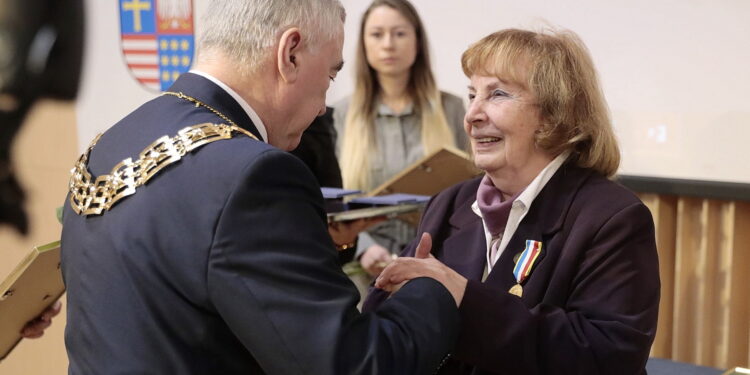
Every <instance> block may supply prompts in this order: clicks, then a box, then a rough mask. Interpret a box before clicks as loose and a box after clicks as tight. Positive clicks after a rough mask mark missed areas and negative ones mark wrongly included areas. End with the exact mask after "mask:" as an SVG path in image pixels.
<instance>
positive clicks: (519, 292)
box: [508, 284, 523, 297]
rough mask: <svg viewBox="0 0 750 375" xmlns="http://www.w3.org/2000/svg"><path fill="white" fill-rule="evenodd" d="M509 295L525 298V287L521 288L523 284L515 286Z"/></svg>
mask: <svg viewBox="0 0 750 375" xmlns="http://www.w3.org/2000/svg"><path fill="white" fill-rule="evenodd" d="M508 293H510V294H512V295H514V296H518V297H521V296H523V287H522V286H521V284H516V285H513V286H512V287H511V288H510V290H509V291H508Z"/></svg>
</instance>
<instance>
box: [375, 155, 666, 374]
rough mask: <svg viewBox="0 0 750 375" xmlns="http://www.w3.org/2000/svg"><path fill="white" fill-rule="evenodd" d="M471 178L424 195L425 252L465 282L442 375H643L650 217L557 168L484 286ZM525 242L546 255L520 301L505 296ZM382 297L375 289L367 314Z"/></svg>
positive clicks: (652, 264) (612, 190)
mask: <svg viewBox="0 0 750 375" xmlns="http://www.w3.org/2000/svg"><path fill="white" fill-rule="evenodd" d="M480 180H481V177H480V178H476V179H473V180H470V181H467V182H464V183H461V184H459V185H456V186H454V187H452V188H450V189H447V190H446V191H443V192H442V193H440V194H439V195H437V196H436V197H435V198H433V200H432V201H431V202H430V204H429V205H428V207H427V209H426V211H425V213H424V215H423V219H422V223H421V225H420V229H419V233H422V232H425V231H426V232H429V233H431V235H432V237H433V249H432V253H433V254H434V255H435V256H436V257H437V258H438V259H439V260H441V261H442V262H444V263H445V264H446V265H448V266H449V267H451V268H452V269H454V270H456V271H458V272H459V273H460V274H461V275H463V276H464V277H466V278H467V279H468V280H469V283H468V285H467V288H466V294H465V295H464V299H463V301H462V303H461V307H460V312H461V317H462V332H461V334H460V338H459V343H458V345H457V348H456V350H455V352H454V353H453V354H452V358H453V360H451V361H448V363H446V364H445V366H444V367H443V368H442V369H441V371H440V373H441V374H490V373H499V374H644V373H645V370H644V366H645V364H646V359H647V357H648V353H649V349H650V346H651V343H652V341H653V339H654V334H655V331H656V319H657V310H658V305H659V274H658V270H659V268H658V261H657V255H656V244H655V238H654V227H653V220H652V218H651V214H650V212H649V210H648V208H646V207H645V206H644V205H643V203H641V201H640V200H639V199H638V198H637V197H636V196H635V195H634V194H633V193H631V192H630V191H628V190H626V189H625V188H623V187H622V186H620V185H618V184H616V183H614V182H612V181H609V180H607V179H605V178H603V177H601V176H598V175H596V174H593V173H591V172H590V171H587V170H585V169H580V168H577V167H574V166H571V165H568V164H564V165H563V166H562V167H561V168H560V169H559V170H558V171H557V173H556V174H555V175H554V176H553V177H552V179H550V181H549V182H548V183H547V185H546V186H545V187H544V188H543V190H542V191H541V192H540V193H539V195H538V196H537V197H536V199H535V200H534V202H533V203H532V206H531V208H530V210H529V212H528V213H527V215H526V216H525V217H524V219H523V220H522V222H521V223H520V225H519V227H518V229H517V230H516V232H515V234H514V235H513V237H512V238H511V240H510V242H509V243H508V246H507V248H506V249H505V251H504V252H503V254H502V255H501V257H500V259H499V260H498V261H497V263H496V264H495V266H494V267H493V269H492V272H491V273H490V274H489V276H488V278H487V280H486V281H485V282H484V283H483V282H481V278H482V273H483V269H484V266H485V263H486V251H487V247H486V242H485V234H484V229H483V226H482V221H481V219H480V218H479V217H478V216H477V215H476V214H475V213H474V212H473V211H472V210H471V205H472V203H473V202H474V201H475V200H476V191H477V187H478V186H479V182H480ZM526 240H536V241H542V243H543V246H542V252H541V254H540V258H539V259H538V260H537V262H536V266H535V267H534V269H533V270H532V273H531V275H530V276H529V278H528V279H527V280H526V281H525V283H524V285H523V297H522V298H518V297H516V296H514V295H511V294H509V293H508V290H509V289H510V288H511V287H512V286H513V285H514V284H515V283H516V282H515V278H514V276H513V272H512V271H513V267H514V261H513V257H514V255H516V254H517V253H519V252H521V251H523V249H524V247H525V246H524V243H525V241H526ZM415 246H416V243H413V244H412V245H410V246H409V247H408V248H407V249H406V250H405V254H406V255H409V256H412V255H413V254H414V248H415ZM385 295H386V294H385V293H384V292H383V291H380V290H375V291H372V293H371V294H370V296H369V297H368V299H367V300H366V301H365V306H364V310H365V311H367V310H369V309H372V308H374V307H375V306H377V305H378V304H379V303H380V302H382V301H383V300H384V297H385Z"/></svg>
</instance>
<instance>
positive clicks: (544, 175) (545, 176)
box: [471, 151, 570, 217]
mask: <svg viewBox="0 0 750 375" xmlns="http://www.w3.org/2000/svg"><path fill="white" fill-rule="evenodd" d="M568 155H570V152H569V151H566V152H563V153H562V154H560V155H557V157H556V158H554V159H553V160H552V161H551V162H550V163H549V164H547V166H546V167H544V169H542V171H541V172H539V174H538V175H536V177H535V178H534V179H533V180H532V181H531V183H530V184H529V186H527V187H526V188H525V189H524V190H523V192H522V193H521V194H520V195H518V198H516V200H515V202H519V203H520V204H522V205H523V206H524V207H531V203H532V202H534V199H536V196H537V195H539V193H540V192H541V191H542V189H544V186H545V185H547V182H549V180H550V179H551V178H552V176H554V174H555V172H557V170H558V169H560V166H561V165H562V164H563V163H564V162H565V160H566V159H567V158H568ZM515 204H516V203H514V205H515ZM471 210H472V211H474V213H475V214H477V216H479V217H482V212H481V211H480V210H479V204H478V203H477V201H476V200H475V201H474V203H473V204H472V205H471Z"/></svg>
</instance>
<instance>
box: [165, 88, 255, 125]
mask: <svg viewBox="0 0 750 375" xmlns="http://www.w3.org/2000/svg"><path fill="white" fill-rule="evenodd" d="M168 91H172V92H182V93H183V94H185V95H188V96H191V97H193V98H195V99H197V100H200V101H201V102H202V103H204V104H206V105H209V106H211V107H212V108H214V109H215V110H217V111H218V112H219V113H221V114H223V115H224V116H226V117H228V118H229V119H230V120H232V121H234V123H235V124H237V126H240V127H242V128H244V129H245V130H247V131H249V132H251V133H253V134H254V135H255V136H256V137H258V139H262V138H261V135H260V132H259V131H258V129H256V128H255V124H253V122H252V121H251V120H250V116H248V115H247V112H245V110H244V109H242V106H240V103H237V101H236V100H234V98H233V97H232V96H231V95H229V93H228V92H226V91H224V89H222V88H221V87H219V86H218V85H216V84H215V83H213V82H211V80H209V79H207V78H205V77H202V76H199V75H197V74H193V73H185V74H182V75H181V76H180V78H178V79H177V81H175V83H174V84H173V85H172V86H171V87H170V88H169V90H168Z"/></svg>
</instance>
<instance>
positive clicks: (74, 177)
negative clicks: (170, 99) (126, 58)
mask: <svg viewBox="0 0 750 375" xmlns="http://www.w3.org/2000/svg"><path fill="white" fill-rule="evenodd" d="M165 94H168V95H174V96H177V97H178V98H181V99H185V100H188V101H191V102H193V103H195V106H196V107H198V106H203V107H205V108H207V109H208V110H209V111H211V112H213V113H215V114H216V115H217V116H219V117H221V118H222V119H223V120H224V121H226V122H228V123H230V124H231V125H226V124H211V123H203V124H198V125H193V126H188V127H185V128H183V129H181V130H180V131H179V132H177V135H176V136H174V137H171V138H170V137H168V136H166V135H165V136H163V137H161V138H159V139H157V140H156V141H155V142H154V143H152V144H150V145H149V146H148V147H146V148H145V149H144V150H143V151H141V153H140V154H139V159H138V160H136V161H133V160H132V159H131V158H127V159H125V160H123V161H121V162H120V163H118V164H117V165H115V166H114V168H112V171H111V172H110V174H105V175H102V176H99V177H97V178H96V180H94V181H93V182H92V176H91V174H90V173H89V171H88V165H87V164H88V158H89V154H90V153H91V150H92V149H93V148H94V146H95V145H96V142H97V141H98V140H99V137H101V134H99V135H97V136H96V138H94V140H93V141H92V142H91V144H90V145H89V147H88V149H87V150H86V152H84V153H83V155H81V157H79V158H78V161H76V164H75V167H73V169H71V171H70V182H69V183H68V188H69V190H70V205H71V208H72V209H73V211H74V212H75V213H76V214H78V215H84V216H86V215H100V214H102V213H103V212H104V211H108V210H109V209H110V208H112V206H114V205H115V203H117V202H118V201H119V200H120V199H123V198H125V197H127V196H129V195H132V194H134V193H135V189H136V188H137V187H139V186H142V185H145V184H146V183H147V182H148V181H149V180H150V179H151V178H152V177H153V176H154V175H155V174H157V173H158V172H159V171H161V170H162V169H164V168H165V167H166V166H168V165H170V164H172V163H174V162H177V161H178V160H180V159H181V158H182V157H183V156H184V155H185V154H187V153H189V152H191V151H193V150H195V149H197V148H199V147H201V146H203V145H206V144H209V143H211V142H215V141H219V140H222V139H230V138H232V136H233V135H234V134H236V133H241V134H244V135H247V136H248V137H250V138H253V139H255V140H256V141H257V140H258V138H257V137H256V136H255V135H253V134H252V133H250V132H249V131H247V130H245V129H242V128H240V127H239V126H237V124H235V123H234V122H233V121H232V120H230V119H229V118H228V117H226V116H224V115H223V114H221V113H220V112H219V111H217V110H215V109H213V108H211V107H209V106H208V105H206V104H204V103H202V102H200V101H199V100H197V99H195V98H192V97H189V96H187V95H183V94H182V93H173V92H165Z"/></svg>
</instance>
